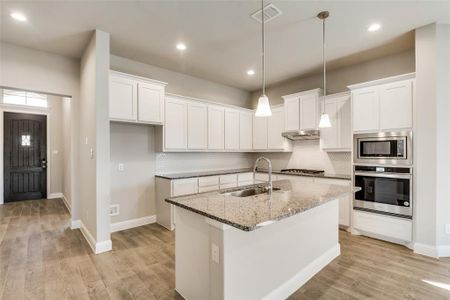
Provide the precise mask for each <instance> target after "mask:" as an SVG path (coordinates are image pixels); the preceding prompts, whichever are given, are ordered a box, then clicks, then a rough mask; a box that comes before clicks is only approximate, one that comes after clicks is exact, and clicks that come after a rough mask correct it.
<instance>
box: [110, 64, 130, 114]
mask: <svg viewBox="0 0 450 300" xmlns="http://www.w3.org/2000/svg"><path fill="white" fill-rule="evenodd" d="M109 117H110V118H111V119H115V120H122V121H136V119H137V82H136V80H134V79H130V78H127V77H125V76H121V75H117V74H115V73H111V75H110V83H109Z"/></svg>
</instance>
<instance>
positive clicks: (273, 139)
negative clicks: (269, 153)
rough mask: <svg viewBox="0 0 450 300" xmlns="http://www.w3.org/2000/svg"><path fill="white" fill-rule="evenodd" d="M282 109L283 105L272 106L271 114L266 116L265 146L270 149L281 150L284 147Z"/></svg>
mask: <svg viewBox="0 0 450 300" xmlns="http://www.w3.org/2000/svg"><path fill="white" fill-rule="evenodd" d="M283 131H284V109H283V107H277V108H272V116H271V117H268V118H267V148H268V149H271V150H282V149H283V148H284V137H282V136H281V133H282V132H283Z"/></svg>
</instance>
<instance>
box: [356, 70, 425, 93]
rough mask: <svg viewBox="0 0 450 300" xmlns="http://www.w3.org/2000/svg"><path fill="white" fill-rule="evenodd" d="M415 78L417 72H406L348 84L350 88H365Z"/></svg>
mask: <svg viewBox="0 0 450 300" xmlns="http://www.w3.org/2000/svg"><path fill="white" fill-rule="evenodd" d="M414 78H416V73H415V72H413V73H406V74H402V75H397V76H391V77H386V78H382V79H377V80H372V81H367V82H361V83H355V84H351V85H348V86H347V88H349V89H350V90H356V89H361V88H365V87H371V86H375V85H380V84H385V83H391V82H396V81H402V80H409V79H414Z"/></svg>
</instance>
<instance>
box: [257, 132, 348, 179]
mask: <svg viewBox="0 0 450 300" xmlns="http://www.w3.org/2000/svg"><path fill="white" fill-rule="evenodd" d="M264 156H267V157H268V158H269V159H270V160H271V161H272V166H273V168H274V169H275V170H279V169H290V168H302V169H316V170H324V171H325V172H327V173H330V174H348V175H350V174H351V169H352V167H351V161H352V160H351V153H350V152H325V151H322V150H320V141H319V140H309V141H308V140H304V141H296V142H293V144H292V153H267V154H266V153H265V154H264Z"/></svg>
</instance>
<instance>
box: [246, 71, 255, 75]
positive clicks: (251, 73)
mask: <svg viewBox="0 0 450 300" xmlns="http://www.w3.org/2000/svg"><path fill="white" fill-rule="evenodd" d="M247 75H249V76H253V75H255V71H253V70H248V71H247Z"/></svg>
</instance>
